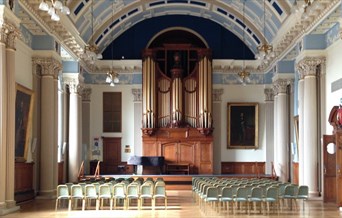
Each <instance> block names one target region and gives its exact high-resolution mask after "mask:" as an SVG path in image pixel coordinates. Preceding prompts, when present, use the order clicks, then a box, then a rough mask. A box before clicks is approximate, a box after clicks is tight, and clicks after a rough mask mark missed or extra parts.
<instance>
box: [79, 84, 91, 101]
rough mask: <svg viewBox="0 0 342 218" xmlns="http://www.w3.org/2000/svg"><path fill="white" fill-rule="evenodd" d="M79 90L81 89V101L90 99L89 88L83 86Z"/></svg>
mask: <svg viewBox="0 0 342 218" xmlns="http://www.w3.org/2000/svg"><path fill="white" fill-rule="evenodd" d="M80 91H81V96H82V101H90V96H91V88H90V87H88V86H85V87H83V88H82V89H81V90H80Z"/></svg>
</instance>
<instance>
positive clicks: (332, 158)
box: [322, 135, 336, 202]
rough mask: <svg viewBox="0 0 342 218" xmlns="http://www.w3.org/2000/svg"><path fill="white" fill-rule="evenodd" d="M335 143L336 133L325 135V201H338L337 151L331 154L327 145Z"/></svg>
mask: <svg viewBox="0 0 342 218" xmlns="http://www.w3.org/2000/svg"><path fill="white" fill-rule="evenodd" d="M329 143H335V136H334V135H323V149H322V150H323V163H324V166H323V169H324V197H323V200H324V202H336V153H335V154H329V153H328V151H327V145H328V144H329Z"/></svg>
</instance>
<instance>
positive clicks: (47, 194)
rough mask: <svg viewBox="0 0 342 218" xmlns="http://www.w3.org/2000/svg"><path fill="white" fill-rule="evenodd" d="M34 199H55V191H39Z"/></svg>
mask: <svg viewBox="0 0 342 218" xmlns="http://www.w3.org/2000/svg"><path fill="white" fill-rule="evenodd" d="M36 199H56V192H55V191H39V194H38V195H37V196H36Z"/></svg>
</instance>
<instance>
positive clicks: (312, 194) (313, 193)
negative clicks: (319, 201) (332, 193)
mask: <svg viewBox="0 0 342 218" xmlns="http://www.w3.org/2000/svg"><path fill="white" fill-rule="evenodd" d="M318 197H319V192H318V191H309V198H318Z"/></svg>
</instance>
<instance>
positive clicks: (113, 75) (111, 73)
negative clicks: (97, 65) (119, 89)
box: [106, 69, 119, 86]
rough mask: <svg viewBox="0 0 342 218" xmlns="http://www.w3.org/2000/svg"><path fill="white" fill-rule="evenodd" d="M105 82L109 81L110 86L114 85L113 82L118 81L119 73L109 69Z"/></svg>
mask: <svg viewBox="0 0 342 218" xmlns="http://www.w3.org/2000/svg"><path fill="white" fill-rule="evenodd" d="M106 83H109V85H110V86H115V83H119V74H118V73H117V72H115V71H114V70H113V69H110V70H109V72H108V73H107V77H106Z"/></svg>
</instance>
